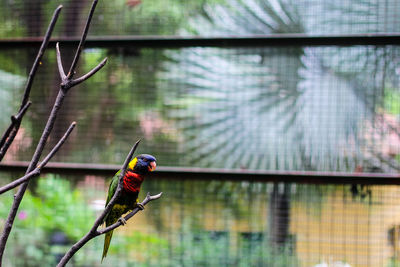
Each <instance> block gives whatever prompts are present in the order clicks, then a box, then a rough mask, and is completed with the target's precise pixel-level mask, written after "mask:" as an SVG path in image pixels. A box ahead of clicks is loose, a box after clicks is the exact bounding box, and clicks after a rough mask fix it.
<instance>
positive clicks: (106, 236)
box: [101, 231, 113, 262]
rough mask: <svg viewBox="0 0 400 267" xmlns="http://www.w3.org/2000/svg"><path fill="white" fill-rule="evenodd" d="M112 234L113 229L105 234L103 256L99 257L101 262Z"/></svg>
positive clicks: (105, 254)
mask: <svg viewBox="0 0 400 267" xmlns="http://www.w3.org/2000/svg"><path fill="white" fill-rule="evenodd" d="M112 235H113V231H110V232H108V233H106V234H105V237H104V248H103V256H102V257H101V262H103V260H104V258H105V257H106V256H107V251H108V248H109V247H110V242H111V237H112Z"/></svg>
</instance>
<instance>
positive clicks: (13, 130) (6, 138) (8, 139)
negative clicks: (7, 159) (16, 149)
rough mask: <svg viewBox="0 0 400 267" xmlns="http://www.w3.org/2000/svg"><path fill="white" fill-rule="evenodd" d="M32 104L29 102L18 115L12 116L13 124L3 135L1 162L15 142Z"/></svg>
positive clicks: (0, 145) (0, 152) (0, 143)
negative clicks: (23, 119)
mask: <svg viewBox="0 0 400 267" xmlns="http://www.w3.org/2000/svg"><path fill="white" fill-rule="evenodd" d="M31 104H32V102H30V101H29V102H27V103H26V104H25V106H23V107H22V109H21V110H20V111H19V112H18V114H17V115H13V116H11V124H10V126H8V129H7V130H6V131H5V133H4V134H3V137H2V138H1V140H0V161H2V160H3V158H4V156H5V154H6V153H7V150H8V148H9V147H10V146H11V144H12V142H13V141H14V138H15V136H16V135H17V133H18V129H19V126H20V124H21V121H22V118H23V117H24V115H25V113H26V111H27V110H28V108H29V106H30V105H31Z"/></svg>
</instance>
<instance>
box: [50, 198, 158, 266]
mask: <svg viewBox="0 0 400 267" xmlns="http://www.w3.org/2000/svg"><path fill="white" fill-rule="evenodd" d="M161 195H162V192H161V193H159V194H157V195H154V196H151V195H150V193H147V195H146V198H145V199H144V200H143V201H142V202H141V203H140V204H141V205H142V206H143V207H144V206H145V205H147V203H149V202H150V201H153V200H156V199H159V198H160V197H161ZM139 211H141V209H139V208H137V207H136V208H134V209H133V210H132V211H131V212H130V213H129V214H128V215H126V216H125V217H124V219H125V221H128V220H129V219H130V218H132V217H133V216H134V215H135V214H136V213H138V212H139ZM121 225H122V223H121V221H117V222H116V223H114V224H112V225H110V226H108V227H106V228H103V229H101V230H95V231H89V232H88V233H87V234H86V235H85V236H84V237H82V238H81V239H80V240H79V241H78V242H76V243H75V244H74V245H72V247H71V248H70V249H69V250H68V252H67V253H65V255H64V257H63V258H62V259H61V261H60V262H59V263H58V264H57V267H64V266H65V265H66V264H67V263H68V261H69V260H70V259H71V258H72V257H73V256H74V254H75V253H76V252H77V251H78V250H79V249H81V248H82V247H83V246H84V245H85V244H86V243H87V242H89V241H90V240H92V239H93V238H95V237H97V236H99V235H103V234H105V233H108V232H110V231H112V230H114V229H115V228H118V227H120V226H121ZM97 227H98V226H97Z"/></svg>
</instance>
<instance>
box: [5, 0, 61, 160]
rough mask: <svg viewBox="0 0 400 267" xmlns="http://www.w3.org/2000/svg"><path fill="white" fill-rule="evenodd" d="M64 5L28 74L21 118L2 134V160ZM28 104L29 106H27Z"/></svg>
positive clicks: (14, 121)
mask: <svg viewBox="0 0 400 267" xmlns="http://www.w3.org/2000/svg"><path fill="white" fill-rule="evenodd" d="M61 9H62V6H61V5H60V6H58V7H57V8H56V10H55V11H54V14H53V17H52V18H51V21H50V24H49V27H48V28H47V31H46V34H45V36H44V39H43V42H42V44H41V46H40V49H39V51H38V53H37V55H36V59H35V61H34V63H33V65H32V68H31V70H30V72H29V76H28V80H27V83H26V85H25V90H24V95H23V97H22V101H21V106H20V108H19V113H18V115H19V114H21V113H22V116H18V115H17V116H18V117H19V119H18V120H11V124H10V126H9V127H8V129H7V130H6V132H5V133H4V135H3V136H2V138H1V140H0V151H1V154H0V161H1V160H2V159H3V157H4V155H5V154H6V152H7V150H8V148H9V147H10V145H11V144H12V142H13V141H14V138H15V136H16V135H17V132H18V130H19V127H20V125H21V121H22V117H23V115H24V114H25V111H26V108H28V107H29V104H28V99H29V95H30V92H31V88H32V84H33V80H34V78H35V75H36V72H37V70H38V68H39V65H40V62H41V61H42V57H43V55H44V52H45V51H46V48H47V46H48V44H49V40H50V37H51V34H52V33H53V30H54V27H55V25H56V22H57V19H58V16H59V15H60V12H61ZM27 105H28V106H27Z"/></svg>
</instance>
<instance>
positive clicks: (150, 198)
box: [97, 192, 162, 235]
mask: <svg viewBox="0 0 400 267" xmlns="http://www.w3.org/2000/svg"><path fill="white" fill-rule="evenodd" d="M161 195H162V192H160V193H158V194H157V195H154V196H152V195H150V193H149V192H148V193H147V195H146V198H145V199H143V201H142V202H141V203H140V204H142V205H143V206H145V205H147V203H149V202H150V201H153V200H156V199H159V198H160V197H161ZM139 211H141V209H139V208H134V209H133V210H132V211H131V212H130V213H128V214H127V215H126V216H125V217H124V219H125V221H128V220H129V219H130V218H132V217H133V216H135V214H136V213H138V212H139ZM121 225H122V223H121V221H117V222H116V223H114V224H112V225H110V226H108V227H106V228H103V229H101V230H98V231H97V235H102V234H105V233H107V232H110V231H112V230H114V229H115V228H118V227H120V226H121Z"/></svg>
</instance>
